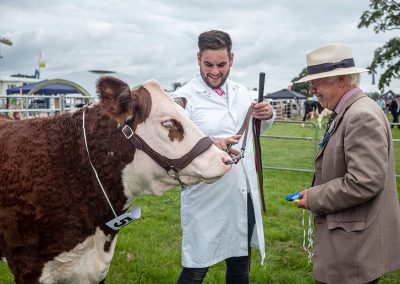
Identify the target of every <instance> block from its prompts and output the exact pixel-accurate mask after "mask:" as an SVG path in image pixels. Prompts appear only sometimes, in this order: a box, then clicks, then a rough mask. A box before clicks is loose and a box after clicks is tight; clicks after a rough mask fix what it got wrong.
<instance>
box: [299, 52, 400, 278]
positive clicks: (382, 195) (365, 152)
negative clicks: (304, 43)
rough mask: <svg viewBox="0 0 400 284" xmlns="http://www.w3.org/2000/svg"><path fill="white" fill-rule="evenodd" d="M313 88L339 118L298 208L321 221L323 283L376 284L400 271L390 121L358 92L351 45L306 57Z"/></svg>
mask: <svg viewBox="0 0 400 284" xmlns="http://www.w3.org/2000/svg"><path fill="white" fill-rule="evenodd" d="M307 66H308V67H307V69H308V74H309V75H308V76H305V77H304V78H302V79H301V80H299V81H298V82H308V83H309V91H310V93H312V94H315V95H316V96H317V97H318V99H319V102H320V103H321V105H322V106H323V107H326V108H328V109H330V110H332V111H333V117H334V118H332V119H330V121H331V123H329V124H328V128H327V132H326V134H325V135H324V137H323V139H322V140H321V143H320V149H319V151H318V153H317V156H316V159H315V176H314V180H313V183H312V186H311V187H310V188H308V189H306V190H304V191H302V192H301V194H300V196H301V197H302V199H301V200H300V202H299V203H298V206H299V207H300V208H305V209H309V210H311V212H312V213H313V214H314V216H315V254H314V276H315V278H316V282H317V283H341V284H347V283H348V284H356V283H378V281H379V278H380V277H381V276H382V275H383V274H385V273H386V272H389V271H393V270H396V269H399V268H400V206H399V199H398V193H397V189H396V178H395V172H394V155H393V143H392V137H391V131H390V125H389V122H388V120H387V118H386V116H385V114H384V112H383V111H382V109H381V108H379V106H378V105H377V104H376V103H375V102H374V101H372V100H371V99H369V98H368V97H366V96H365V95H364V93H363V92H362V90H361V89H360V88H359V87H358V86H359V82H360V73H361V72H364V71H367V70H366V69H362V68H358V67H355V64H354V60H353V56H352V52H351V50H350V48H349V47H348V46H347V45H344V44H330V45H326V46H322V47H320V48H318V49H315V50H313V51H311V52H310V53H309V54H307Z"/></svg>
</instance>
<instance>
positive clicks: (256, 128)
mask: <svg viewBox="0 0 400 284" xmlns="http://www.w3.org/2000/svg"><path fill="white" fill-rule="evenodd" d="M264 85H265V73H264V72H261V73H260V77H259V84H258V100H257V102H258V103H260V102H262V101H263V99H264ZM260 132H261V120H259V119H255V118H253V135H254V150H255V161H256V171H257V177H258V189H259V191H260V199H261V205H262V209H263V212H266V211H267V209H266V206H265V198H264V176H263V167H262V159H261V143H260V135H261V133H260Z"/></svg>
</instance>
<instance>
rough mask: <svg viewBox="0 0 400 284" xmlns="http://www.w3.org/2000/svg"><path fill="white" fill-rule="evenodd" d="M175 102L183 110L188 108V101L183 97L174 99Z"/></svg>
mask: <svg viewBox="0 0 400 284" xmlns="http://www.w3.org/2000/svg"><path fill="white" fill-rule="evenodd" d="M174 101H175V102H176V103H177V104H178V105H180V106H181V107H183V108H186V104H187V99H186V98H183V97H177V98H174Z"/></svg>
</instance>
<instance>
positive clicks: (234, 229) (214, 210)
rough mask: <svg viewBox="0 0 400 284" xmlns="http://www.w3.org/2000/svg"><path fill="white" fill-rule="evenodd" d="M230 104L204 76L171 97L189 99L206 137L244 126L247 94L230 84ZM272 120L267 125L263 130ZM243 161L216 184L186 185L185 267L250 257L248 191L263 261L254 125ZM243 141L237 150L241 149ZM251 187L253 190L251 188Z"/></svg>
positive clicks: (192, 114)
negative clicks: (248, 244) (248, 246)
mask: <svg viewBox="0 0 400 284" xmlns="http://www.w3.org/2000/svg"><path fill="white" fill-rule="evenodd" d="M226 89H227V96H228V100H226V98H223V97H219V96H218V95H217V94H216V93H215V92H214V91H213V90H212V89H211V88H210V87H208V86H207V85H206V84H205V83H204V81H203V79H202V78H201V76H200V74H196V75H195V78H194V79H192V80H191V81H190V82H189V83H187V84H186V85H184V86H183V87H182V88H180V89H178V90H177V91H176V92H175V93H173V94H172V96H173V97H185V98H186V99H187V105H186V112H187V113H188V115H189V117H190V119H191V120H192V121H193V122H194V123H195V124H196V125H197V126H198V127H199V128H200V129H201V130H202V131H203V132H204V133H205V134H206V135H208V136H210V137H214V138H219V137H228V136H232V135H235V134H236V133H237V132H238V131H239V129H240V127H241V126H242V124H243V121H244V119H245V116H246V113H247V110H248V108H249V106H250V104H251V102H252V100H253V99H252V98H251V96H250V93H249V92H248V90H247V89H246V88H245V87H244V86H242V85H240V84H237V83H235V82H232V81H230V80H227V82H226ZM272 122H273V119H270V120H269V121H263V123H262V125H261V127H262V131H263V130H265V129H266V128H267V127H268V126H269V125H270V124H271V123H272ZM247 138H248V140H247V146H246V151H245V158H244V159H241V160H240V161H239V163H238V164H236V165H232V168H231V169H230V170H229V172H228V173H226V174H225V175H224V176H223V177H222V178H221V179H219V180H218V181H217V182H215V183H213V184H205V183H203V182H202V183H199V184H196V185H192V186H188V187H186V188H185V189H184V190H182V193H181V223H182V230H183V239H182V265H183V266H184V267H189V268H199V267H208V266H211V265H213V264H215V263H218V262H220V261H222V260H224V259H226V258H229V257H238V256H246V255H247V254H248V248H247V239H248V238H247V192H248V191H249V192H251V197H252V200H253V204H254V211H255V212H254V213H255V219H256V225H255V228H254V233H253V237H252V242H251V244H252V246H254V247H258V248H259V250H260V254H261V263H263V261H264V257H265V249H264V231H263V225H262V218H261V208H260V196H259V192H258V183H257V175H256V169H255V161H254V151H253V134H252V127H251V125H250V128H249V134H248V136H247ZM242 142H243V138H242V139H240V141H239V143H238V144H237V145H235V146H234V148H236V149H240V146H241V145H242ZM247 184H249V187H248V186H247Z"/></svg>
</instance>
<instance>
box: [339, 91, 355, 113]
mask: <svg viewBox="0 0 400 284" xmlns="http://www.w3.org/2000/svg"><path fill="white" fill-rule="evenodd" d="M360 91H361V89H360V88H359V87H356V88H354V89H351V90H350V91H348V92H347V93H346V94H344V96H343V97H342V98H341V99H340V101H339V103H338V104H337V106H336V107H335V112H336V113H339V112H340V110H341V109H342V107H343V106H344V104H345V103H346V102H347V100H348V99H349V98H350V97H351V96H353V95H354V94H356V93H358V92H360Z"/></svg>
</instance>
